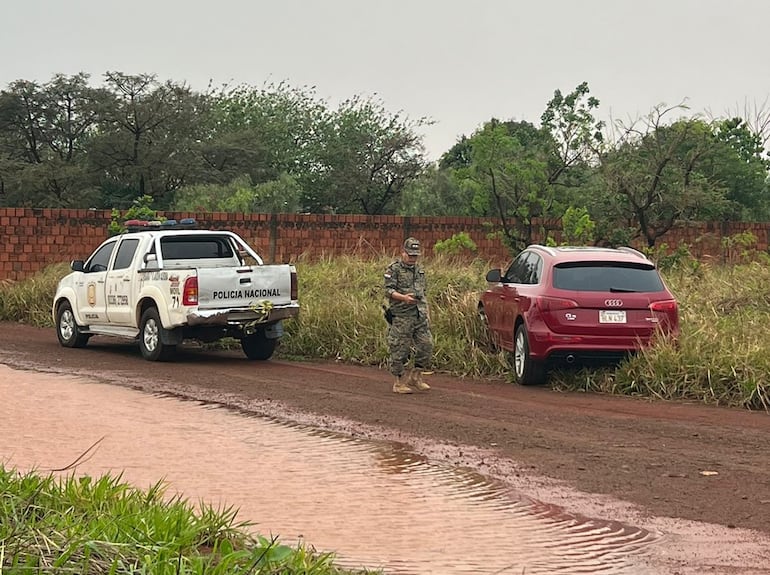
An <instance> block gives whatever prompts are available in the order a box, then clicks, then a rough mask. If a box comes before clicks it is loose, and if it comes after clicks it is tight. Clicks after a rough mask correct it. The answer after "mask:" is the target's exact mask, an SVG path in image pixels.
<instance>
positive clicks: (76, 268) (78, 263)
mask: <svg viewBox="0 0 770 575" xmlns="http://www.w3.org/2000/svg"><path fill="white" fill-rule="evenodd" d="M84 265H85V262H84V261H83V260H72V261H71V262H70V269H71V270H72V271H73V272H82V271H83V268H84Z"/></svg>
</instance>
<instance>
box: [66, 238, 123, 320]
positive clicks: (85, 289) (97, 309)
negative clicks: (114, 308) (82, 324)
mask: <svg viewBox="0 0 770 575" xmlns="http://www.w3.org/2000/svg"><path fill="white" fill-rule="evenodd" d="M116 243H117V240H115V241H112V242H108V243H105V244H102V245H101V246H100V247H99V248H98V249H97V250H96V251H95V252H94V253H93V254H91V257H90V258H88V260H87V261H86V263H85V266H84V268H83V275H82V276H81V280H80V281H79V282H78V283H77V285H76V286H75V291H76V292H77V302H78V303H77V305H78V311H79V313H80V317H82V318H83V319H84V320H85V321H86V323H87V324H89V325H92V324H103V323H106V322H107V306H106V303H107V299H106V292H105V279H106V277H107V268H108V266H109V264H110V259H111V258H112V252H113V250H114V249H115V244H116Z"/></svg>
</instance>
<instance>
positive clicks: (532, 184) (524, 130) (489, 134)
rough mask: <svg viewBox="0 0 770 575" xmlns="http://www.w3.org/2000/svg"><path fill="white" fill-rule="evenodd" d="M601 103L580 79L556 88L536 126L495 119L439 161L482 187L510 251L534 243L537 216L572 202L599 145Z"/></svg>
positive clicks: (557, 212)
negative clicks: (569, 89)
mask: <svg viewBox="0 0 770 575" xmlns="http://www.w3.org/2000/svg"><path fill="white" fill-rule="evenodd" d="M598 105H599V101H598V100H597V99H596V98H593V97H592V96H590V95H589V89H588V84H586V83H585V82H584V83H582V84H580V85H578V86H577V87H576V88H575V90H573V91H572V92H570V93H569V94H567V95H566V96H565V95H563V94H562V93H561V91H559V90H556V91H555V92H554V96H553V98H552V99H551V100H550V101H549V102H548V103H547V105H546V109H545V111H544V112H543V115H542V117H541V122H542V125H541V126H540V127H536V126H534V125H533V124H531V123H529V122H515V121H508V122H500V121H499V120H496V119H492V120H490V121H489V122H487V123H486V124H484V126H483V127H482V128H480V129H479V130H477V131H476V132H475V133H474V134H473V135H472V136H471V137H470V138H469V139H467V141H465V140H461V141H460V142H458V144H456V146H455V147H454V148H453V149H452V150H451V151H450V152H451V153H449V154H446V155H445V156H444V157H443V158H442V165H443V166H448V167H455V166H456V170H455V171H456V174H457V177H458V178H461V179H462V178H465V179H468V180H471V181H472V182H474V183H475V184H476V185H478V186H479V187H480V188H481V189H482V190H484V192H485V193H486V194H487V197H488V202H487V205H488V206H489V208H490V214H494V217H495V218H496V219H497V221H498V224H499V229H500V233H501V234H502V236H503V239H504V241H505V242H506V244H507V245H508V246H509V247H510V248H511V249H512V250H513V251H518V250H520V249H522V248H523V247H525V246H527V245H529V244H530V243H532V241H533V238H534V235H535V232H536V231H537V230H536V219H537V218H558V217H561V215H562V214H563V213H564V210H565V209H566V208H567V207H568V206H570V205H573V199H574V198H573V196H574V194H575V191H576V190H577V189H578V187H579V186H580V185H582V183H583V182H584V181H585V179H586V178H587V174H588V173H589V172H590V163H591V162H592V161H593V160H594V158H595V154H596V152H595V150H596V149H597V148H598V145H599V143H600V142H601V134H600V130H601V128H602V124H601V122H597V121H596V120H594V118H593V110H594V109H595V108H596V107H597V106H598ZM468 149H469V150H470V154H468ZM468 158H470V161H468ZM463 166H464V167H463Z"/></svg>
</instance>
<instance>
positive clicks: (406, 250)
mask: <svg viewBox="0 0 770 575" xmlns="http://www.w3.org/2000/svg"><path fill="white" fill-rule="evenodd" d="M419 256H420V242H419V241H417V240H416V239H415V238H408V239H407V240H406V241H405V242H404V246H403V249H402V251H401V259H398V260H396V261H394V262H393V263H392V264H390V265H389V266H388V269H387V270H385V296H386V297H387V298H388V302H389V304H390V305H389V308H388V311H389V312H390V315H391V317H392V320H391V323H390V327H389V328H388V347H389V348H390V373H391V374H393V377H394V378H395V380H394V382H393V393H412V391H413V389H417V390H418V391H428V390H429V389H430V386H429V385H428V384H427V383H425V381H424V380H423V378H422V376H423V374H424V373H427V370H429V369H430V366H431V362H432V356H433V336H432V334H431V332H430V324H429V317H428V302H427V300H426V299H425V288H426V286H425V271H424V270H423V269H422V267H421V266H420V265H418V264H417V258H418V257H419ZM412 349H414V369H413V370H409V371H407V369H406V364H407V363H408V361H409V356H410V355H411V352H412Z"/></svg>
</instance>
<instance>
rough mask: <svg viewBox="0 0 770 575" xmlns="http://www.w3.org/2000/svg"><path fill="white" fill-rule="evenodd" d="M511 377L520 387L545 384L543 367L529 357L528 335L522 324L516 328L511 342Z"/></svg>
mask: <svg viewBox="0 0 770 575" xmlns="http://www.w3.org/2000/svg"><path fill="white" fill-rule="evenodd" d="M512 355H513V357H512V360H513V376H514V379H515V380H516V382H517V383H519V384H521V385H541V384H543V383H545V366H544V365H543V364H542V363H541V362H539V361H535V360H533V359H532V358H531V357H530V355H529V333H527V328H526V327H525V326H524V324H521V325H520V326H519V327H518V328H516V334H515V336H514V340H513V354H512Z"/></svg>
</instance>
